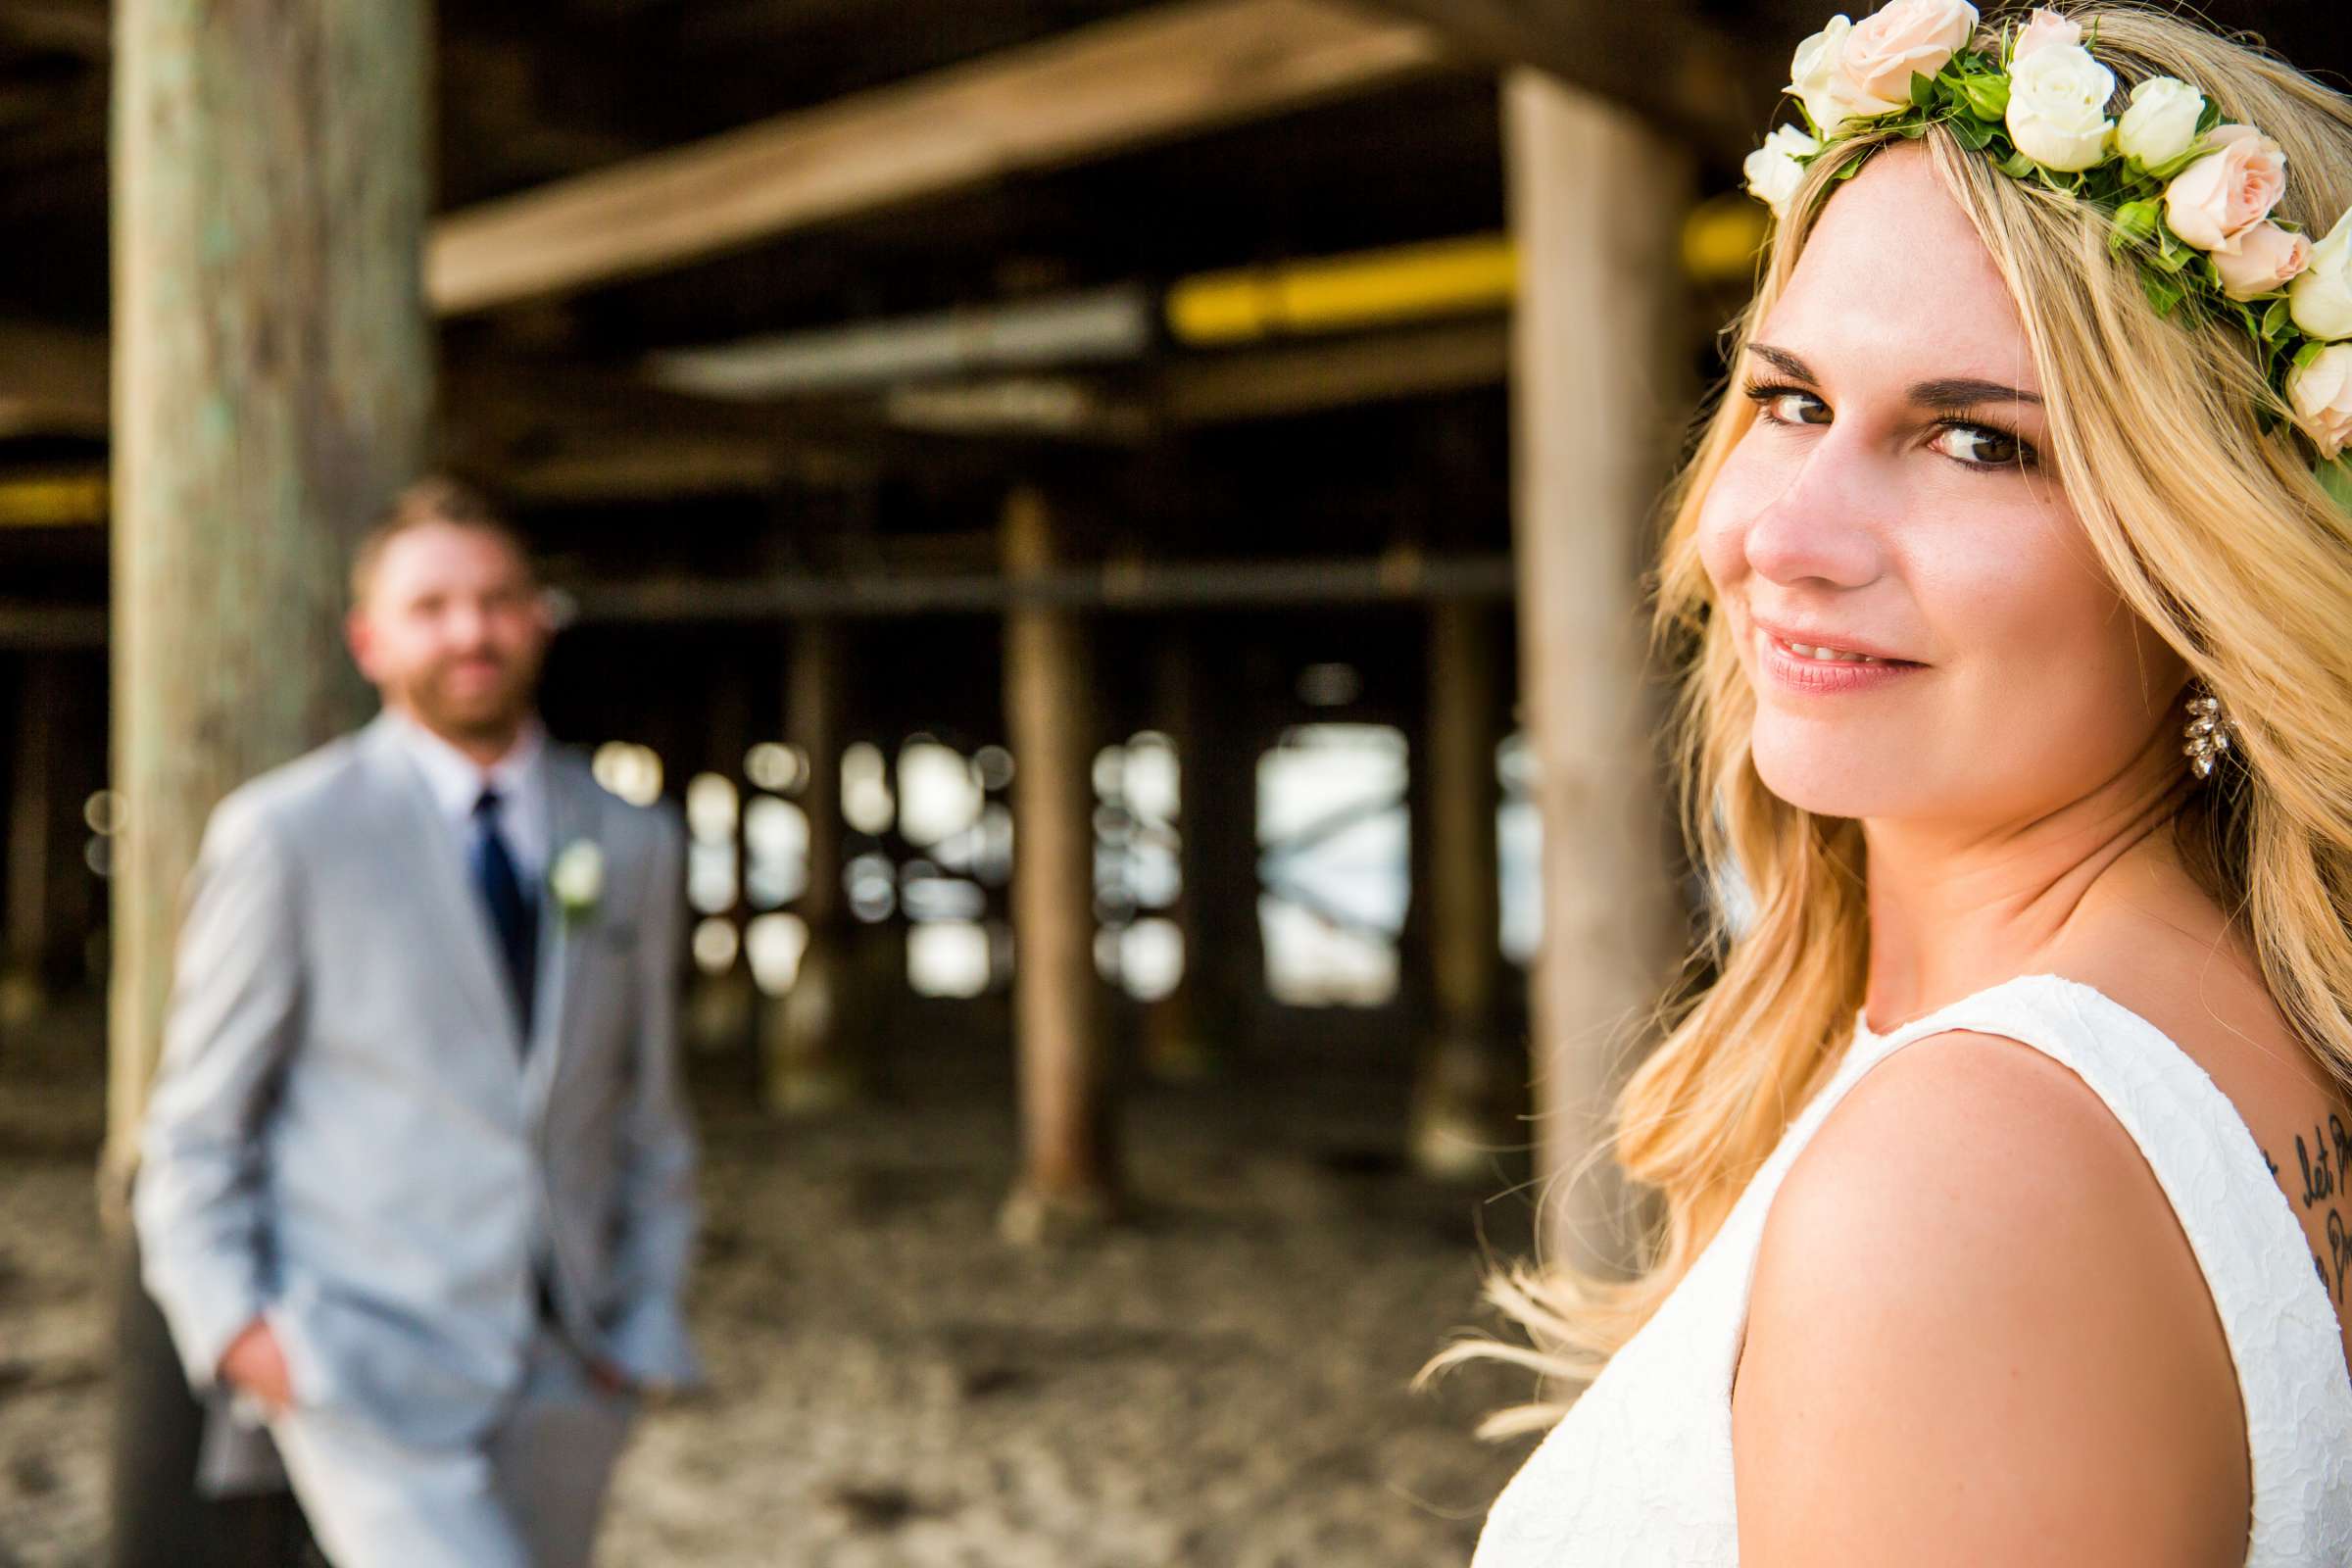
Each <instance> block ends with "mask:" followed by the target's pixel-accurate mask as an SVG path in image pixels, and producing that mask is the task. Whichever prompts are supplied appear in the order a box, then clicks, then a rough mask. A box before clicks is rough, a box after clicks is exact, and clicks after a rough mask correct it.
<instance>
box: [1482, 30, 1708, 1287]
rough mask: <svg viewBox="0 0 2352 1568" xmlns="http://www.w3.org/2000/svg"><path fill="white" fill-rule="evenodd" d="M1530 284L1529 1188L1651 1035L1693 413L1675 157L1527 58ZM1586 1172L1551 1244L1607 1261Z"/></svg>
mask: <svg viewBox="0 0 2352 1568" xmlns="http://www.w3.org/2000/svg"><path fill="white" fill-rule="evenodd" d="M1503 122H1504V147H1505V154H1506V158H1507V163H1508V168H1507V171H1506V173H1507V180H1506V191H1507V196H1508V201H1509V206H1510V216H1511V228H1512V232H1513V233H1514V234H1515V235H1517V237H1518V240H1519V245H1520V256H1521V275H1522V277H1523V278H1524V280H1525V286H1524V289H1523V292H1522V295H1521V299H1520V303H1519V309H1518V313H1517V316H1516V319H1515V321H1514V327H1513V334H1514V340H1515V341H1514V344H1513V354H1512V409H1511V414H1512V427H1513V453H1514V457H1513V474H1512V482H1513V512H1514V522H1513V531H1514V538H1515V547H1516V554H1517V558H1518V563H1519V627H1520V633H1519V635H1520V668H1521V672H1522V673H1521V690H1522V693H1523V698H1524V704H1525V712H1526V719H1527V729H1528V736H1529V741H1530V743H1531V748H1532V751H1533V754H1534V758H1535V761H1536V772H1537V780H1536V796H1537V802H1538V806H1539V809H1540V810H1541V812H1542V817H1543V824H1544V940H1543V949H1542V952H1541V953H1540V954H1539V956H1538V957H1537V960H1536V964H1535V973H1534V976H1533V993H1532V996H1531V998H1530V1001H1531V1005H1532V1012H1533V1018H1534V1039H1533V1043H1532V1045H1533V1056H1534V1069H1535V1071H1534V1076H1535V1112H1536V1136H1537V1167H1538V1169H1537V1175H1538V1179H1539V1181H1548V1180H1549V1179H1551V1178H1557V1177H1562V1176H1564V1175H1566V1174H1567V1173H1570V1172H1572V1171H1575V1170H1578V1169H1580V1168H1581V1167H1582V1166H1583V1164H1584V1162H1585V1158H1586V1156H1587V1155H1588V1154H1589V1153H1590V1152H1592V1151H1593V1149H1594V1148H1595V1147H1597V1145H1598V1142H1599V1140H1600V1139H1601V1138H1602V1137H1603V1136H1604V1135H1605V1132H1606V1113H1607V1110H1608V1107H1609V1104H1610V1103H1611V1101H1612V1100H1613V1098H1614V1095H1615V1092H1616V1089H1617V1087H1618V1085H1619V1083H1620V1082H1621V1081H1622V1077H1623V1074H1624V1072H1625V1071H1626V1070H1627V1069H1628V1068H1629V1067H1630V1066H1631V1065H1632V1063H1633V1062H1634V1061H1636V1060H1638V1059H1639V1056H1640V1054H1641V1053H1642V1051H1644V1050H1645V1049H1646V1048H1647V1047H1648V1045H1649V1044H1651V1043H1652V1037H1653V1034H1654V1030H1653V1027H1652V1020H1653V1017H1654V1008H1655V1005H1656V1003H1657V1000H1658V997H1659V994H1660V991H1661V989H1662V988H1663V986H1664V985H1665V983H1666V981H1667V977H1668V976H1669V974H1670V973H1671V971H1672V966H1673V964H1674V962H1675V960H1676V958H1677V956H1678V955H1679V953H1680V951H1681V944H1682V937H1683V930H1684V926H1683V922H1682V917H1681V914H1680V906H1679V899H1678V896H1677V892H1676V888H1675V882H1674V872H1673V869H1672V867H1673V864H1674V857H1673V855H1672V854H1671V852H1670V848H1669V846H1670V843H1671V837H1670V829H1669V821H1670V812H1669V810H1668V807H1667V798H1666V793H1665V790H1664V787H1663V785H1662V782H1661V776H1660V772H1659V768H1658V759H1657V742H1656V735H1657V724H1656V719H1657V715H1658V713H1659V712H1660V711H1661V709H1660V705H1659V703H1658V700H1657V692H1656V689H1655V685H1654V683H1653V681H1652V680H1651V679H1650V672H1649V670H1648V666H1647V662H1646V660H1645V657H1644V648H1645V643H1644V628H1643V618H1644V616H1643V604H1642V573H1643V571H1644V569H1645V567H1646V566H1647V564H1648V556H1649V550H1650V545H1651V540H1652V535H1651V531H1650V529H1649V527H1648V522H1649V519H1650V517H1651V516H1652V515H1653V507H1654V504H1655V500H1656V497H1657V494H1658V490H1659V487H1660V485H1661V483H1662V482H1663V480H1664V479H1665V476H1666V474H1667V471H1668V467H1669V463H1670V457H1671V433H1672V431H1673V429H1674V427H1675V425H1674V421H1675V419H1676V418H1677V417H1679V416H1680V414H1681V413H1682V411H1684V410H1685V409H1686V408H1687V407H1688V406H1689V402H1688V393H1687V388H1686V385H1685V377H1684V375H1683V374H1682V373H1681V372H1680V371H1679V370H1678V369H1677V368H1676V367H1675V355H1674V352H1673V349H1672V346H1671V345H1672V343H1673V323H1674V322H1675V321H1676V320H1677V319H1679V317H1680V316H1681V315H1682V313H1681V312H1680V311H1679V310H1678V309H1677V307H1678V305H1679V299H1678V289H1679V282H1678V279H1679V278H1680V275H1681V273H1680V270H1679V265H1678V261H1677V253H1676V240H1677V235H1678V232H1679V228H1680V223H1681V220H1682V215H1683V213H1684V211H1685V210H1686V209H1687V207H1688V205H1689V201H1690V192H1691V184H1692V178H1693V175H1692V171H1691V154H1690V153H1689V152H1688V151H1687V150H1686V149H1684V148H1682V147H1680V146H1677V145H1676V144H1675V143H1673V142H1672V141H1670V140H1668V139H1667V138H1665V137H1664V136H1661V135H1659V134H1658V133H1656V132H1654V131H1652V130H1650V129H1648V128H1647V127H1646V126H1645V125H1643V124H1642V123H1641V122H1640V121H1638V120H1637V119H1635V118H1634V117H1633V116H1632V115H1631V114H1629V113H1628V112H1626V111H1624V110H1622V109H1619V108H1615V107H1612V106H1609V105H1606V104H1603V103H1601V102H1600V101H1598V100H1596V99H1593V98H1592V97H1589V96H1587V95H1585V94H1583V93H1580V92H1578V91H1576V90H1574V89H1572V88H1568V87H1565V86H1562V85H1561V84H1560V83H1558V82H1557V81H1554V80H1553V79H1551V78H1550V77H1547V76H1544V75H1540V74H1537V73H1532V72H1520V73H1515V74H1513V75H1512V76H1510V77H1509V78H1508V79H1507V80H1506V82H1505V84H1504V88H1503ZM1605 1170H1606V1167H1605V1166H1602V1167H1596V1169H1595V1172H1594V1174H1593V1175H1592V1176H1590V1177H1588V1178H1587V1179H1584V1180H1580V1181H1574V1182H1567V1181H1559V1182H1554V1183H1552V1186H1553V1188H1554V1191H1555V1199H1556V1201H1554V1202H1553V1203H1552V1204H1551V1205H1550V1210H1549V1212H1548V1214H1547V1215H1546V1217H1545V1221H1544V1243H1545V1245H1546V1247H1547V1248H1548V1249H1549V1250H1550V1251H1551V1252H1552V1253H1553V1255H1555V1256H1558V1257H1561V1258H1563V1259H1565V1260H1567V1261H1571V1262H1575V1263H1579V1264H1582V1265H1584V1266H1588V1267H1607V1266H1610V1265H1612V1264H1617V1263H1622V1262H1623V1261H1625V1259H1626V1255H1627V1251H1628V1250H1629V1248H1630V1247H1631V1245H1632V1242H1633V1237H1634V1230H1633V1227H1632V1224H1631V1218H1632V1217H1631V1216H1630V1215H1629V1214H1628V1213H1627V1212H1626V1208H1625V1202H1624V1196H1623V1194H1622V1191H1621V1189H1619V1188H1618V1187H1617V1186H1616V1185H1614V1184H1613V1183H1612V1182H1611V1181H1610V1180H1609V1179H1608V1178H1607V1176H1606V1175H1605Z"/></svg>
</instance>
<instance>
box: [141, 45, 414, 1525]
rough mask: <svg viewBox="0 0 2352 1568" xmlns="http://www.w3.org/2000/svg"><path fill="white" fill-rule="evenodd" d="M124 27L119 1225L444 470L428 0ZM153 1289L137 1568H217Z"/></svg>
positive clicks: (357, 690)
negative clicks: (240, 884)
mask: <svg viewBox="0 0 2352 1568" xmlns="http://www.w3.org/2000/svg"><path fill="white" fill-rule="evenodd" d="M115 16H116V27H115V41H116V47H115V102H114V109H115V127H114V142H113V148H114V151H113V157H114V249H113V255H114V269H115V298H114V344H115V376H114V405H115V415H114V468H115V473H114V495H115V515H114V560H113V572H114V585H113V613H114V641H113V649H114V776H115V784H116V788H117V789H118V790H119V791H120V792H121V794H122V797H123V806H124V816H123V832H122V835H121V838H120V842H119V845H118V858H117V862H116V863H117V875H116V881H115V887H114V911H115V913H114V918H115V949H114V951H115V967H114V981H113V995H112V1003H111V1009H110V1018H109V1024H110V1028H109V1033H110V1042H111V1049H112V1055H111V1061H110V1069H109V1071H110V1093H109V1103H108V1140H107V1153H106V1160H105V1165H106V1171H107V1175H108V1177H109V1180H108V1182H107V1191H108V1194H109V1197H110V1208H112V1209H113V1210H114V1212H115V1213H116V1215H117V1216H118V1221H119V1217H120V1213H121V1207H120V1204H121V1199H122V1195H123V1191H124V1190H125V1184H126V1181H127V1179H128V1177H129V1174H130V1171H131V1166H132V1163H133V1159H134V1152H135V1147H136V1138H137V1132H138V1126H139V1119H140V1114H141V1111H142V1109H143V1108H144V1105H145V1102H146V1094H147V1086H148V1081H149V1078H150V1076H151V1074H152V1072H153V1070H154V1066H155V1060H156V1054H157V1051H158V1047H159V1036H160V1033H161V1020H162V1016H163V1010H164V1004H165V999H166V997H167V995H168V992H169V988H170V984H171V969H172V943H173V940H174V936H175V926H176V916H177V902H178V895H179V890H180V884H181V882H182V880H183V879H184V877H185V876H186V873H187V870H188V867H189V864H190V862H191V861H192V860H193V858H194V856H195V851H196V844H197V839H198V836H199V834H200V833H201V831H202V829H203V825H204V822H205V819H206V816H207V815H208V814H209V813H210V811H211V810H212V808H213V806H214V804H215V803H216V802H217V801H218V800H219V799H220V798H221V795H222V794H224V793H225V792H226V791H228V790H229V789H230V788H232V787H234V786H235V785H237V784H238V783H240V782H242V781H243V780H245V779H247V778H249V777H251V776H252V775H253V774H255V773H257V772H260V771H261V770H263V769H265V768H267V767H270V766H271V765H272V764H275V763H278V762H282V761H284V760H287V759H289V758H292V757H294V756H296V755H297V754H299V753H301V752H303V751H304V750H306V749H308V748H310V747H312V746H315V745H317V744H319V742H320V741H323V740H325V739H326V738H328V737H329V736H331V735H333V734H334V733H336V732H337V731H339V730H341V729H344V728H345V727H347V726H349V725H351V724H352V723H354V722H355V721H357V720H358V719H360V718H361V717H362V716H363V715H364V713H365V711H366V704H365V700H364V699H365V691H364V689H363V687H362V686H361V684H360V682H359V680H358V678H357V676H356V675H355V674H354V673H353V671H352V670H351V667H350V663H349V662H348V660H346V659H345V657H344V655H343V652H342V647H341V639H340V635H339V630H338V623H339V619H340V616H341V613H342V611H343V578H344V569H345V565H346V558H347V556H348V552H349V548H350V545H351V543H352V542H353V540H354V538H355V536H356V535H357V534H358V532H359V531H360V530H361V529H362V528H363V527H364V526H365V525H366V523H367V521H368V518H369V517H370V516H371V515H373V514H374V513H375V512H376V511H377V510H378V509H379V508H380V507H381V506H382V505H383V504H384V503H385V502H386V501H387V500H388V499H389V497H390V496H391V494H392V493H393V491H394V490H395V489H396V488H397V487H398V486H399V485H400V484H402V483H403V482H405V481H406V480H408V479H409V478H411V477H413V476H414V474H415V473H416V471H417V467H418V466H420V464H421V462H422V460H423V458H424V456H425V449H426V441H427V433H428V415H429V411H430V407H431V398H432V353H431V336H430V332H429V329H428V324H427V319H426V316H425V311H424V305H423V297H422V290H421V286H420V280H419V270H420V269H419V258H420V255H421V246H422V243H423V237H424V221H425V214H426V207H427V202H426V181H427V171H428V168H429V163H428V159H427V150H426V131H425V126H426V124H427V120H428V104H427V98H426V91H427V76H426V61H427V58H428V54H427V50H428V47H429V35H430V26H429V11H428V7H427V5H426V3H425V0H236V3H233V4H221V5H190V4H187V3H186V0H120V3H119V4H118V5H117V7H116V12H115ZM124 1251H125V1254H126V1255H127V1253H128V1249H127V1248H125V1249H124ZM128 1266H130V1267H133V1268H135V1262H134V1263H131V1264H129V1265H128ZM125 1285H126V1289H125V1290H124V1292H123V1301H124V1303H125V1308H126V1310H125V1319H124V1323H123V1363H124V1364H123V1367H122V1371H121V1375H120V1377H119V1382H120V1385H121V1388H122V1390H123V1396H122V1399H121V1402H120V1403H119V1405H118V1411H117V1421H116V1442H115V1495H114V1522H115V1543H114V1561H115V1562H117V1563H119V1564H131V1563H149V1562H153V1563H165V1562H170V1563H175V1564H177V1563H187V1562H190V1561H192V1560H200V1554H201V1552H202V1550H203V1543H204V1542H205V1541H206V1540H207V1538H208V1535H210V1534H211V1533H212V1531H211V1526H210V1524H209V1523H208V1522H207V1521H206V1520H204V1519H203V1518H201V1517H200V1516H199V1515H198V1513H197V1512H196V1510H195V1508H194V1506H193V1504H192V1502H191V1500H190V1483H191V1479H192V1476H193V1463H192V1459H193V1429H192V1423H191V1420H190V1412H191V1411H192V1406H188V1405H187V1401H186V1399H185V1397H184V1389H182V1390H181V1391H180V1393H181V1397H180V1399H179V1401H178V1403H179V1405H180V1406H181V1407H182V1408H179V1409H173V1408H172V1407H171V1406H170V1404H169V1402H168V1395H169V1391H170V1389H171V1388H172V1382H173V1378H174V1376H175V1373H168V1372H166V1370H165V1369H164V1367H163V1366H162V1365H161V1364H160V1361H159V1358H160V1357H162V1356H164V1355H166V1354H168V1347H167V1346H166V1345H165V1344H164V1343H163V1338H162V1334H161V1327H160V1320H159V1319H158V1318H157V1316H156V1314H155V1313H154V1311H153V1308H152V1307H150V1306H147V1304H146V1303H145V1301H144V1299H143V1297H142V1296H141V1295H140V1294H139V1293H138V1292H137V1291H136V1290H135V1279H129V1280H126V1281H125ZM224 1549H233V1548H224ZM239 1560H243V1559H239Z"/></svg>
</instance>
